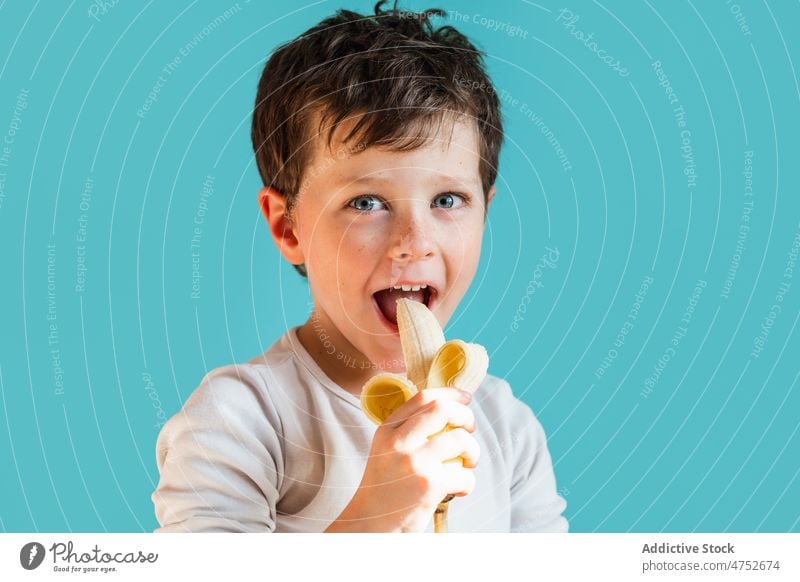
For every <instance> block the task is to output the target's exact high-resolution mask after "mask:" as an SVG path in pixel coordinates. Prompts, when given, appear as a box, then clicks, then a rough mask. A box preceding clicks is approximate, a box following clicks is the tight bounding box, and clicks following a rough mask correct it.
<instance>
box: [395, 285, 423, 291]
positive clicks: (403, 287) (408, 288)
mask: <svg viewBox="0 0 800 582" xmlns="http://www.w3.org/2000/svg"><path fill="white" fill-rule="evenodd" d="M427 288H428V286H427V285H395V286H394V287H392V289H396V290H397V291H419V290H420V289H427Z"/></svg>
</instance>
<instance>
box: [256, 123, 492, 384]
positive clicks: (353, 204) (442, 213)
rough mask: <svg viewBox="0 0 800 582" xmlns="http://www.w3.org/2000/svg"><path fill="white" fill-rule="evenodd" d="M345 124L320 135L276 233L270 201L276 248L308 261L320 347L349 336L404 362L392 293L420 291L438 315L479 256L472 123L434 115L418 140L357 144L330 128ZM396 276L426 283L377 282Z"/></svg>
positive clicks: (478, 186) (389, 364)
mask: <svg viewBox="0 0 800 582" xmlns="http://www.w3.org/2000/svg"><path fill="white" fill-rule="evenodd" d="M349 129H350V126H349V125H346V124H344V125H343V127H340V128H339V129H338V130H337V132H336V133H335V134H334V140H333V142H332V146H331V150H332V151H330V150H328V148H327V147H326V144H325V143H324V140H323V139H321V138H319V137H318V138H317V140H316V142H317V143H316V150H315V151H314V153H313V155H312V156H311V158H310V160H311V163H310V164H309V167H307V168H306V169H305V170H304V179H303V184H302V186H301V188H300V193H299V196H298V198H297V200H296V204H295V208H294V210H293V213H292V217H291V221H287V222H286V224H284V225H283V227H282V228H286V229H287V232H286V234H285V235H283V236H278V235H277V234H276V229H275V227H274V226H273V220H275V218H276V213H275V210H272V211H271V214H272V218H271V219H269V221H270V225H271V230H272V232H273V237H274V238H275V241H276V244H278V247H279V249H280V250H281V253H282V254H283V256H284V257H286V258H287V260H289V262H291V263H293V264H299V263H305V266H306V269H307V272H308V280H309V285H310V288H311V293H312V296H313V298H314V304H315V307H314V309H315V314H316V315H315V317H316V321H315V329H316V330H317V332H318V333H325V334H327V335H328V337H329V338H331V340H330V342H329V344H330V345H329V346H328V347H329V349H327V350H325V351H328V352H329V353H330V351H331V349H333V350H334V353H335V352H336V351H338V352H340V353H342V354H345V355H347V354H353V352H354V350H353V348H355V350H357V351H358V352H360V353H361V354H363V356H364V357H366V358H367V359H368V360H369V361H371V362H372V363H373V364H374V365H375V366H376V367H377V368H378V369H384V370H389V371H402V370H403V369H404V367H403V364H402V351H401V349H400V340H399V336H398V333H397V327H396V325H395V324H393V323H392V320H393V319H394V321H396V318H395V317H394V316H395V313H394V307H392V306H393V305H394V301H395V299H396V298H397V297H401V296H414V297H415V298H417V299H418V300H422V301H423V302H426V303H427V304H428V306H429V307H430V308H431V310H432V311H433V312H434V314H435V315H436V317H437V319H438V320H439V322H440V323H441V324H442V326H444V324H445V323H446V322H447V321H448V320H449V318H450V316H451V315H452V314H453V312H454V311H455V309H456V307H457V306H458V303H459V301H460V300H461V298H462V297H463V296H464V294H465V293H466V291H467V288H468V287H469V285H470V283H471V281H472V279H473V277H474V275H475V271H476V269H477V266H478V260H479V258H480V253H481V241H482V236H483V230H484V222H485V221H484V212H485V202H484V194H483V189H482V182H481V177H480V174H479V170H478V162H479V159H480V158H479V142H478V135H477V130H476V127H475V125H474V122H472V121H469V120H467V121H458V122H456V123H455V125H454V126H453V132H452V137H451V136H450V135H449V134H448V131H446V130H447V127H443V129H442V131H441V132H440V133H439V134H438V135H436V136H434V137H432V138H431V139H429V140H428V142H427V143H426V144H425V145H423V146H422V147H420V148H418V149H415V150H411V151H390V150H387V149H380V148H378V147H370V148H367V149H364V150H363V151H358V149H357V148H356V149H355V151H354V148H353V147H352V146H350V145H343V144H342V143H341V142H340V141H339V139H338V138H339V137H340V136H342V135H347V132H348V131H349ZM448 138H450V139H448ZM493 195H494V187H493V188H492V190H491V192H490V193H489V196H490V199H491V196H493ZM270 196H271V197H273V203H271V204H270V205H271V206H274V208H275V209H277V210H279V209H280V199H282V197H281V196H280V195H279V194H277V193H276V192H274V191H271V190H268V189H264V190H262V204H264V200H263V198H268V197H270ZM268 218H269V217H268ZM276 224H277V222H276ZM405 283H408V284H413V283H417V284H419V283H425V284H427V285H428V288H429V290H431V291H430V292H429V293H425V292H424V291H423V292H422V293H419V292H418V293H416V294H414V293H413V292H412V293H402V292H387V291H386V289H387V288H390V287H392V286H394V285H398V284H400V285H402V284H405ZM389 304H391V305H390V306H389V308H388V309H387V308H386V306H387V305H389ZM381 306H383V307H384V308H383V309H382V308H381ZM387 312H388V313H387ZM387 315H388V317H387ZM337 342H338V343H337ZM330 356H331V357H334V354H330ZM338 357H339V359H342V356H338Z"/></svg>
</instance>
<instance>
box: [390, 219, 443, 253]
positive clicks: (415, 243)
mask: <svg viewBox="0 0 800 582" xmlns="http://www.w3.org/2000/svg"><path fill="white" fill-rule="evenodd" d="M432 228H434V226H433V225H432V224H429V223H427V222H425V221H424V220H422V219H421V218H420V217H418V216H414V215H410V216H406V217H398V218H397V220H396V222H395V224H394V226H393V232H392V241H393V242H392V243H391V245H390V246H389V258H390V259H392V260H393V261H412V260H421V259H428V258H430V257H433V256H434V254H435V244H434V238H433V236H432V235H433V232H432V230H431V229H432Z"/></svg>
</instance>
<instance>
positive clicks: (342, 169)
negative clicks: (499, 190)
mask: <svg viewBox="0 0 800 582" xmlns="http://www.w3.org/2000/svg"><path fill="white" fill-rule="evenodd" d="M357 121H358V119H356V118H352V119H348V120H346V121H343V122H342V123H340V124H339V125H338V126H337V127H336V128H335V130H334V132H333V134H332V135H331V140H330V147H329V146H328V140H327V135H326V133H325V132H324V131H323V132H322V133H321V134H317V136H316V138H315V139H314V144H313V147H312V149H311V151H312V155H311V156H310V158H309V162H310V163H309V166H310V170H311V176H309V177H312V176H318V175H320V174H324V175H325V177H326V181H329V184H330V181H335V182H337V185H339V186H343V185H347V184H356V183H358V184H362V183H363V184H368V183H371V182H373V183H374V182H379V181H383V180H397V179H402V178H408V179H415V178H421V177H424V178H425V179H426V180H429V179H437V178H440V179H442V180H444V179H448V180H452V179H456V180H459V181H461V182H463V183H464V184H465V185H466V186H474V187H479V185H480V184H481V181H480V172H479V162H480V141H479V135H478V129H477V124H476V123H475V121H474V120H473V119H470V118H467V117H464V116H460V117H458V118H455V119H443V120H442V122H441V123H440V124H434V125H431V126H429V127H426V128H423V130H422V131H420V130H419V129H414V130H409V133H408V134H407V135H405V136H404V135H402V133H401V135H400V136H399V138H398V140H397V141H396V142H394V143H389V144H374V145H366V146H365V145H364V141H363V140H362V139H361V137H360V136H358V135H356V136H352V137H351V138H350V140H349V141H347V142H345V141H344V139H345V138H346V137H347V136H349V134H350V132H351V131H352V129H353V127H354V126H355V125H356V123H357ZM415 137H420V139H417V140H414V138H415ZM412 140H414V144H413V146H414V147H408V145H409V142H411V141H412ZM330 185H333V184H330Z"/></svg>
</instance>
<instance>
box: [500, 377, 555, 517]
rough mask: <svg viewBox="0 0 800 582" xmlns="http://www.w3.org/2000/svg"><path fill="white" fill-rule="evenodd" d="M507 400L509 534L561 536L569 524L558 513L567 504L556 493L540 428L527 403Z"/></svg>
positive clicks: (542, 429)
mask: <svg viewBox="0 0 800 582" xmlns="http://www.w3.org/2000/svg"><path fill="white" fill-rule="evenodd" d="M504 383H505V382H504ZM506 386H508V384H507V383H506ZM508 392H509V393H511V388H510V387H508ZM511 398H512V399H513V401H514V404H513V405H511V406H510V408H511V409H512V412H511V418H512V421H511V427H510V428H511V430H512V434H511V442H512V443H514V446H513V447H512V448H513V451H514V454H513V473H512V477H511V532H553V533H565V532H567V531H568V529H569V523H568V522H567V520H566V518H564V517H563V516H562V515H561V514H562V512H563V511H564V509H566V506H567V502H566V500H564V498H563V497H561V496H560V495H559V494H558V492H557V490H556V479H555V474H554V472H553V462H552V460H551V458H550V452H549V450H548V448H547V438H546V437H545V434H544V428H542V425H541V423H540V422H539V420H538V419H537V418H536V417H535V416H534V414H533V411H532V410H531V409H530V407H529V406H528V405H527V404H525V403H524V402H522V401H521V400H519V399H517V398H516V397H515V396H513V394H511Z"/></svg>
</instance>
